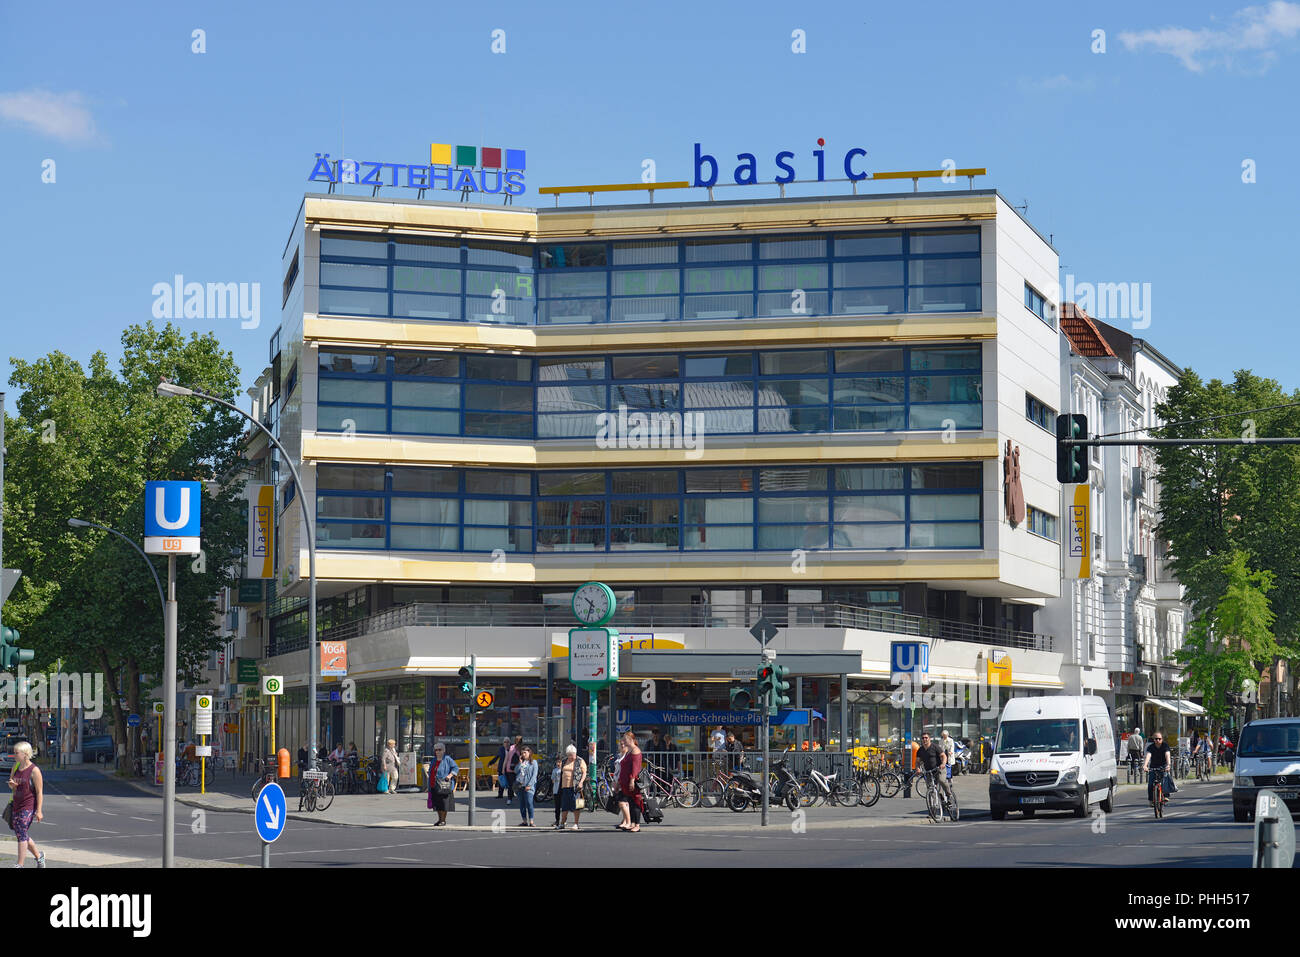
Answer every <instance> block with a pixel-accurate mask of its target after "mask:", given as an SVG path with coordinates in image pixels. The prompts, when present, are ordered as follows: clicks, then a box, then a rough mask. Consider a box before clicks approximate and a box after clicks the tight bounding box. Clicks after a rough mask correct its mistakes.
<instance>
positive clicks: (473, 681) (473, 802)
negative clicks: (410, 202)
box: [469, 655, 478, 827]
mask: <svg viewBox="0 0 1300 957" xmlns="http://www.w3.org/2000/svg"><path fill="white" fill-rule="evenodd" d="M469 673H470V679H469V680H470V686H469V826H470V827H473V826H474V811H475V807H476V806H477V804H478V655H470V656H469Z"/></svg>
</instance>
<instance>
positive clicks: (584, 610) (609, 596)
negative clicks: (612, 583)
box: [573, 582, 618, 626]
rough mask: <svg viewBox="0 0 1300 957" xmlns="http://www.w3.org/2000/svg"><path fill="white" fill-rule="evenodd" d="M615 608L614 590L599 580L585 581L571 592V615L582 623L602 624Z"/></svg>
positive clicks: (616, 604) (610, 616)
mask: <svg viewBox="0 0 1300 957" xmlns="http://www.w3.org/2000/svg"><path fill="white" fill-rule="evenodd" d="M617 608H618V603H617V602H616V601H615V599H614V592H613V591H612V590H611V589H610V587H609V586H608V585H605V584H602V583H601V582H587V583H586V584H585V585H580V586H578V590H577V591H575V592H574V593H573V615H574V617H575V618H577V619H578V621H580V622H582V623H583V624H584V625H589V626H594V625H603V624H604V623H605V622H607V621H609V620H610V619H611V618H613V617H614V612H615V611H616V610H617Z"/></svg>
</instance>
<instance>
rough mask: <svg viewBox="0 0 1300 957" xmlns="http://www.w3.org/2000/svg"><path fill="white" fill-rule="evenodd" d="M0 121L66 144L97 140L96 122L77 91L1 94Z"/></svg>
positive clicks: (32, 91)
mask: <svg viewBox="0 0 1300 957" xmlns="http://www.w3.org/2000/svg"><path fill="white" fill-rule="evenodd" d="M0 119H5V120H8V121H9V122H11V123H16V124H18V125H19V126H25V127H27V128H28V129H30V130H35V131H36V132H37V133H41V134H43V135H45V136H52V137H54V139H56V140H62V141H63V142H65V143H86V142H89V141H91V140H93V139H94V138H95V120H94V118H93V117H92V116H91V115H90V110H88V109H87V108H86V106H85V97H83V96H82V95H81V94H80V93H77V92H75V91H74V92H71V93H51V92H50V91H49V90H22V91H19V92H16V93H0Z"/></svg>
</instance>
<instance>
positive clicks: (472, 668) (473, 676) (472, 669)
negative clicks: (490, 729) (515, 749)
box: [469, 654, 559, 827]
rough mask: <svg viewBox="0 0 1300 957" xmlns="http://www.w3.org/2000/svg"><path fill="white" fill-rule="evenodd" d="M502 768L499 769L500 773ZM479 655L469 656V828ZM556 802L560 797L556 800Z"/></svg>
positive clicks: (474, 787) (474, 784)
mask: <svg viewBox="0 0 1300 957" xmlns="http://www.w3.org/2000/svg"><path fill="white" fill-rule="evenodd" d="M499 770H500V768H498V771H499ZM477 798H478V655H474V654H472V655H469V827H473V826H474V806H476V805H477V804H478V800H477ZM555 800H556V801H558V800H559V797H556V798H555Z"/></svg>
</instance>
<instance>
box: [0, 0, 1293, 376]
mask: <svg viewBox="0 0 1300 957" xmlns="http://www.w3.org/2000/svg"><path fill="white" fill-rule="evenodd" d="M195 31H202V32H201V33H199V34H196V32H195ZM497 31H502V32H497ZM797 31H800V32H797ZM1099 31H1100V32H1099ZM801 45H802V47H803V52H796V48H797V47H799V46H801ZM494 47H495V51H494ZM502 48H504V49H502ZM200 49H201V52H198V51H199V50H200ZM1298 72H1300V3H1285V2H1271V3H1264V4H1259V5H1247V4H1244V3H1241V2H1239V0H1238V2H1227V3H1204V2H1189V3H1180V4H1176V5H1175V4H1159V5H1157V4H1132V3H1091V4H1088V5H1087V7H1086V8H1085V7H1084V5H1075V4H1044V3H1041V2H998V3H986V4H981V5H967V6H958V7H956V8H939V7H931V6H925V5H917V4H884V3H874V2H866V3H852V4H850V3H835V4H808V5H794V4H789V3H773V2H766V0H754V2H744V3H742V2H738V0H714V2H711V3H699V2H690V3H687V2H676V0H663V2H659V3H656V4H653V5H642V4H625V3H610V2H608V0H603V2H590V3H589V2H561V3H558V4H547V5H542V4H537V3H527V2H521V3H515V2H505V0H502V2H498V3H495V4H491V5H485V4H435V3H408V2H404V0H387V2H385V3H383V4H373V5H372V4H364V3H355V2H352V3H340V2H332V0H320V2H316V3H311V4H305V3H296V2H289V0H275V2H270V3H267V2H261V3H248V2H244V0H224V2H221V3H216V2H187V3H184V4H177V3H152V2H141V3H128V4H125V5H122V4H115V5H106V4H103V3H69V4H60V5H59V6H58V12H57V13H54V12H52V8H50V7H49V6H48V5H44V4H20V3H16V2H13V0H10V2H7V3H4V4H3V5H0V282H2V283H3V289H4V295H3V297H0V375H2V376H3V379H4V380H5V381H7V380H8V377H9V375H10V373H11V371H12V365H11V363H10V357H14V356H16V357H20V358H24V359H28V360H31V359H35V358H37V357H39V356H41V355H44V354H46V353H48V352H51V351H54V350H61V351H63V352H65V353H67V354H69V355H71V356H72V357H73V358H75V359H77V360H79V361H81V362H83V363H84V362H86V361H87V360H88V359H89V357H90V355H91V354H92V353H93V352H94V351H96V350H103V351H104V352H106V353H107V354H108V355H109V356H110V358H111V359H112V360H113V362H114V364H115V363H116V360H117V358H118V357H119V356H120V352H121V349H120V342H119V339H120V335H121V331H122V330H123V329H124V328H125V327H126V326H128V325H130V324H133V323H141V322H145V321H148V320H150V319H151V318H153V311H154V307H155V299H156V297H155V294H154V292H153V288H154V285H155V284H157V283H171V282H172V281H173V277H174V276H176V275H178V274H179V275H182V276H184V278H185V281H186V282H204V283H207V282H235V283H249V284H252V283H257V284H260V290H261V296H260V306H261V309H260V316H259V324H258V325H257V327H256V328H246V327H247V326H252V325H253V324H252V322H251V321H248V320H244V321H241V320H240V319H239V318H237V317H236V318H229V319H206V318H205V319H185V318H180V319H178V320H176V321H177V323H178V324H179V325H180V326H181V327H182V328H183V329H184V330H186V331H187V332H188V331H198V332H204V331H208V330H212V331H215V332H216V334H217V335H218V337H219V338H220V341H221V342H222V343H223V345H224V346H225V347H226V348H228V349H230V350H231V351H233V353H234V356H235V359H236V361H237V362H238V364H239V366H240V369H241V370H242V376H243V380H244V384H245V385H251V384H252V382H253V380H254V379H255V378H256V376H257V375H258V373H259V372H260V371H261V370H262V369H263V368H264V367H265V366H266V364H267V361H268V341H269V339H270V337H271V335H272V333H273V332H274V331H275V327H276V326H277V324H278V321H279V305H280V301H279V295H278V293H279V291H280V282H281V279H282V276H281V274H280V255H281V251H282V249H283V247H284V243H285V241H286V239H287V237H288V235H289V231H290V229H291V227H292V225H293V220H294V215H295V213H296V211H297V209H298V206H299V203H300V201H301V198H302V195H303V194H304V193H306V192H319V191H321V187H320V186H318V185H316V184H312V183H309V182H308V176H309V174H310V172H311V169H312V166H313V163H314V161H315V155H316V153H326V152H327V153H330V154H331V156H332V157H333V158H339V157H340V156H343V155H347V156H350V157H352V158H356V159H370V160H376V161H382V162H398V163H419V162H421V161H426V162H427V160H428V148H429V146H428V145H429V144H430V143H434V142H444V143H452V144H473V145H484V146H501V147H512V148H521V149H525V150H526V151H527V156H528V170H527V186H528V192H527V193H526V194H525V195H524V197H522V199H521V200H520V202H521V203H523V204H525V205H528V204H535V205H542V204H543V203H539V202H538V200H539V199H541V197H538V196H536V194H535V189H536V188H537V187H538V186H551V185H574V184H586V183H620V182H635V181H639V180H641V178H642V170H643V163H644V161H645V160H647V159H650V160H653V161H654V164H655V174H656V178H657V179H658V180H661V181H667V180H676V179H689V178H690V177H691V175H692V172H693V162H692V161H693V146H694V144H695V143H697V142H698V143H701V144H702V148H703V149H704V151H705V152H708V153H710V154H712V155H714V156H717V157H718V158H719V159H720V160H722V161H723V162H722V164H721V165H722V166H723V170H724V175H725V173H726V171H728V170H729V168H730V167H729V166H728V165H727V161H728V160H732V158H733V157H734V156H735V155H736V154H737V153H741V152H752V153H754V154H755V155H756V156H757V157H758V159H759V175H760V178H766V179H770V178H771V177H772V176H774V175H776V172H777V170H776V167H775V165H774V161H773V157H774V156H775V154H776V153H777V152H778V151H780V150H790V151H793V152H795V153H796V156H797V158H796V160H795V165H796V169H797V171H798V175H799V178H801V179H802V178H804V177H805V175H809V174H810V169H809V168H810V166H811V163H812V160H811V152H810V151H811V150H812V149H813V148H814V143H815V142H816V140H817V139H818V138H823V139H825V140H826V142H827V146H826V150H827V160H828V168H832V169H833V168H834V167H833V166H830V165H829V164H830V163H831V162H832V158H835V157H842V155H843V151H844V150H847V149H849V148H850V147H855V146H856V147H861V148H863V149H865V150H867V151H868V155H867V157H866V160H865V161H864V163H863V166H864V168H865V169H867V170H910V169H937V168H940V167H941V166H942V165H943V164H944V162H945V161H946V160H951V161H952V162H953V163H955V165H956V166H957V167H959V168H964V167H985V168H987V169H988V175H987V176H985V177H981V178H979V179H977V180H976V186H977V187H981V188H996V189H997V190H999V191H1000V192H1001V193H1002V194H1003V195H1004V196H1005V197H1006V198H1007V199H1008V201H1010V202H1011V203H1012V204H1014V205H1016V206H1023V205H1024V204H1026V203H1027V204H1028V207H1027V209H1026V210H1025V214H1026V218H1027V219H1028V220H1029V221H1030V222H1031V223H1032V224H1033V225H1034V226H1035V227H1037V228H1038V230H1039V231H1040V232H1041V233H1043V234H1044V235H1050V236H1051V237H1052V241H1053V242H1054V244H1055V246H1056V248H1057V249H1058V250H1059V251H1060V254H1061V286H1062V289H1063V290H1064V289H1068V288H1071V287H1073V288H1074V289H1076V290H1079V289H1083V288H1086V287H1084V286H1082V285H1081V284H1083V283H1094V284H1095V283H1121V282H1122V283H1127V284H1132V283H1136V284H1137V286H1136V288H1137V290H1138V294H1139V296H1140V297H1141V298H1140V300H1134V303H1135V304H1136V303H1137V302H1140V303H1141V308H1140V309H1139V308H1137V307H1136V305H1135V304H1131V306H1130V310H1131V312H1132V313H1133V315H1131V316H1126V317H1115V318H1108V321H1110V322H1112V324H1114V325H1118V326H1120V327H1121V328H1130V327H1131V325H1132V323H1135V322H1136V323H1139V324H1140V325H1139V327H1138V328H1135V329H1134V330H1133V331H1134V335H1137V336H1140V337H1142V338H1144V339H1146V340H1148V341H1149V342H1151V343H1152V344H1153V345H1154V346H1155V347H1156V348H1157V349H1159V350H1160V351H1161V352H1163V353H1164V354H1165V355H1167V356H1168V357H1169V358H1170V359H1172V360H1173V361H1174V362H1176V363H1178V364H1180V365H1184V366H1190V367H1191V368H1193V369H1195V370H1196V371H1197V372H1198V373H1200V374H1201V375H1202V376H1203V377H1206V378H1210V377H1229V376H1231V375H1232V373H1233V371H1234V370H1236V369H1241V368H1248V369H1252V370H1253V371H1255V372H1256V373H1259V374H1262V375H1266V376H1270V377H1273V378H1276V379H1277V380H1279V381H1280V382H1281V384H1282V386H1283V387H1284V388H1286V389H1287V390H1293V389H1296V388H1297V387H1300V373H1298V372H1297V366H1296V362H1295V357H1294V347H1295V344H1296V342H1297V336H1296V333H1295V331H1294V329H1293V324H1294V322H1295V305H1294V303H1295V298H1294V296H1293V295H1290V294H1288V295H1285V296H1279V295H1276V294H1275V293H1276V290H1277V289H1282V290H1283V291H1284V292H1285V290H1286V289H1287V288H1289V287H1291V286H1293V284H1294V282H1295V278H1296V276H1297V273H1298V270H1297V261H1298V260H1300V256H1298V255H1297V253H1300V239H1298V238H1297V233H1296V229H1295V225H1294V224H1295V214H1296V212H1297V208H1298V206H1300V202H1298V201H1300V175H1298V174H1297V173H1296V171H1295V169H1294V163H1295V158H1296V155H1297V146H1300V142H1298V140H1300V134H1297V131H1296V125H1295V93H1296V91H1297V90H1300V76H1298ZM345 150H346V151H347V152H346V154H345V152H344V151H345ZM837 150H839V151H840V152H838V153H837V152H836V151H837ZM801 160H802V162H800V161H801ZM51 161H52V162H51ZM836 162H838V160H836ZM732 165H734V162H733V164H732ZM829 175H833V174H830V173H828V176H829ZM51 180H52V181H51ZM932 182H934V181H932ZM964 184H965V181H964V180H962V181H961V182H960V184H959V185H960V186H964ZM897 188H898V185H897V184H890V185H889V187H888V188H886V187H885V186H884V184H882V185H881V186H874V185H868V186H867V187H866V189H865V190H864V191H866V192H873V191H885V192H887V191H893V190H896V189H897ZM904 188H906V184H904ZM932 188H949V189H951V188H958V187H953V186H949V187H944V186H942V184H938V185H937V187H932ZM846 189H847V185H846V184H830V185H828V186H827V187H826V188H825V190H826V192H836V191H843V190H846ZM353 191H356V190H355V188H354V190H353ZM360 192H361V193H362V194H368V193H369V189H368V188H363V189H361V190H360ZM697 192H699V191H691V192H683V193H677V194H669V195H672V196H673V198H674V199H677V198H679V197H680V198H683V199H687V198H689V199H703V198H704V196H703V195H702V193H701V194H700V195H697ZM381 195H388V196H403V197H413V196H414V193H412V192H410V191H408V190H406V189H392V188H389V189H386V190H384V191H383V192H382V193H381ZM446 195H447V196H448V197H451V196H454V195H455V194H446ZM719 195H720V198H722V197H723V196H725V197H726V198H741V196H746V197H754V198H757V197H766V196H769V195H774V188H773V187H770V186H769V187H767V188H766V189H763V188H759V187H752V188H749V189H745V190H731V191H728V192H727V193H725V194H719ZM638 201H639V199H638ZM551 202H552V200H551V199H550V198H549V197H547V198H545V200H544V204H545V205H550V204H551ZM249 288H250V289H251V288H252V287H251V286H250V287H249ZM1141 324H1145V325H1141ZM0 388H4V387H3V386H0ZM9 391H10V392H11V394H12V392H13V390H12V389H10V390H9Z"/></svg>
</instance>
